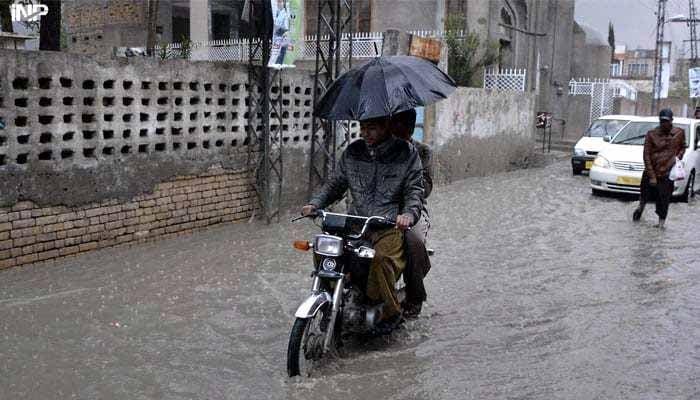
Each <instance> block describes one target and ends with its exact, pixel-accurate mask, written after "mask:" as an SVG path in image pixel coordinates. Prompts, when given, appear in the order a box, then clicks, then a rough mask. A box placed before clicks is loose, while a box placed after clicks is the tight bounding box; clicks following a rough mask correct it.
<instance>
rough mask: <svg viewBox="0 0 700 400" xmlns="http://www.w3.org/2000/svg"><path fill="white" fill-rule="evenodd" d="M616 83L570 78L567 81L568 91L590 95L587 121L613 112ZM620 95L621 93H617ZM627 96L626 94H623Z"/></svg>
mask: <svg viewBox="0 0 700 400" xmlns="http://www.w3.org/2000/svg"><path fill="white" fill-rule="evenodd" d="M616 87H617V86H616V84H615V83H613V82H609V81H606V80H593V81H591V80H587V79H586V80H578V81H575V80H573V79H572V80H571V81H570V82H569V93H570V94H572V95H575V96H581V95H583V96H590V97H591V111H590V116H589V119H590V121H589V122H593V121H595V120H596V119H598V118H600V117H602V116H603V115H610V114H612V112H613V108H614V107H613V105H614V101H615V96H616V91H615V89H616ZM619 96H620V97H622V96H623V94H620V95H619ZM624 97H627V96H624Z"/></svg>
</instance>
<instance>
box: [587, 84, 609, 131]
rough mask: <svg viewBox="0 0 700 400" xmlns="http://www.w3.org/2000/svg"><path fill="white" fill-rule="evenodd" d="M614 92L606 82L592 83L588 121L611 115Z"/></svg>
mask: <svg viewBox="0 0 700 400" xmlns="http://www.w3.org/2000/svg"><path fill="white" fill-rule="evenodd" d="M614 98H615V97H614V92H613V89H612V87H611V86H610V84H609V83H608V82H594V83H592V85H591V116H590V121H589V122H591V123H592V122H593V121H595V120H596V119H598V118H600V117H602V116H604V115H610V114H612V113H613V104H614Z"/></svg>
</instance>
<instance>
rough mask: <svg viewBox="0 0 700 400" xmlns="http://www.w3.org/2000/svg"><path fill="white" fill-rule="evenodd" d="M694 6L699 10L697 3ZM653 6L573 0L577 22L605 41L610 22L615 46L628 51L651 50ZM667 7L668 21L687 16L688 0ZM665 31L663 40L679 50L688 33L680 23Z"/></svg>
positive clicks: (671, 0)
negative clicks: (599, 35) (677, 16)
mask: <svg viewBox="0 0 700 400" xmlns="http://www.w3.org/2000/svg"><path fill="white" fill-rule="evenodd" d="M696 3H697V4H696V5H697V7H699V8H700V1H697V2H696ZM656 4H657V2H656V0H576V20H577V21H578V22H582V23H585V24H586V25H589V26H591V27H592V28H595V29H596V30H598V31H599V32H600V33H601V34H602V35H603V36H604V37H605V39H607V38H608V21H612V23H613V25H614V26H615V42H616V44H626V45H627V47H628V48H631V49H635V48H637V47H641V48H653V47H654V39H655V37H656V16H655V15H654V14H655V12H656V7H657V6H656ZM667 4H668V5H667V10H666V16H667V19H668V18H671V17H673V16H676V15H679V14H683V15H684V16H686V17H687V16H688V0H668V2H667ZM665 31H666V34H665V39H666V40H671V41H673V43H674V46H675V47H676V48H678V50H680V49H681V48H682V45H683V40H687V39H688V38H689V36H688V29H687V27H686V25H685V24H682V23H668V24H666V29H665ZM676 55H678V53H676ZM674 58H675V57H674Z"/></svg>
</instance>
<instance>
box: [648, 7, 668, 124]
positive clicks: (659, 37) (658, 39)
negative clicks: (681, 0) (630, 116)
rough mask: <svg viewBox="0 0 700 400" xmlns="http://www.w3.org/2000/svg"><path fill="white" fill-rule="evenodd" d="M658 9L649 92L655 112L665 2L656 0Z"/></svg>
mask: <svg viewBox="0 0 700 400" xmlns="http://www.w3.org/2000/svg"><path fill="white" fill-rule="evenodd" d="M658 1H659V2H658V11H657V12H656V55H655V56H654V84H653V89H652V93H651V113H652V114H656V113H657V112H658V108H659V97H661V82H662V79H661V78H662V75H663V65H664V62H663V42H664V27H665V26H666V2H667V0H658Z"/></svg>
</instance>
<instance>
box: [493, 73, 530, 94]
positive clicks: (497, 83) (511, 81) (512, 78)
mask: <svg viewBox="0 0 700 400" xmlns="http://www.w3.org/2000/svg"><path fill="white" fill-rule="evenodd" d="M526 85H527V70H526V69H499V70H496V69H486V70H484V89H487V90H498V91H515V92H524V91H525V87H526Z"/></svg>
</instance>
